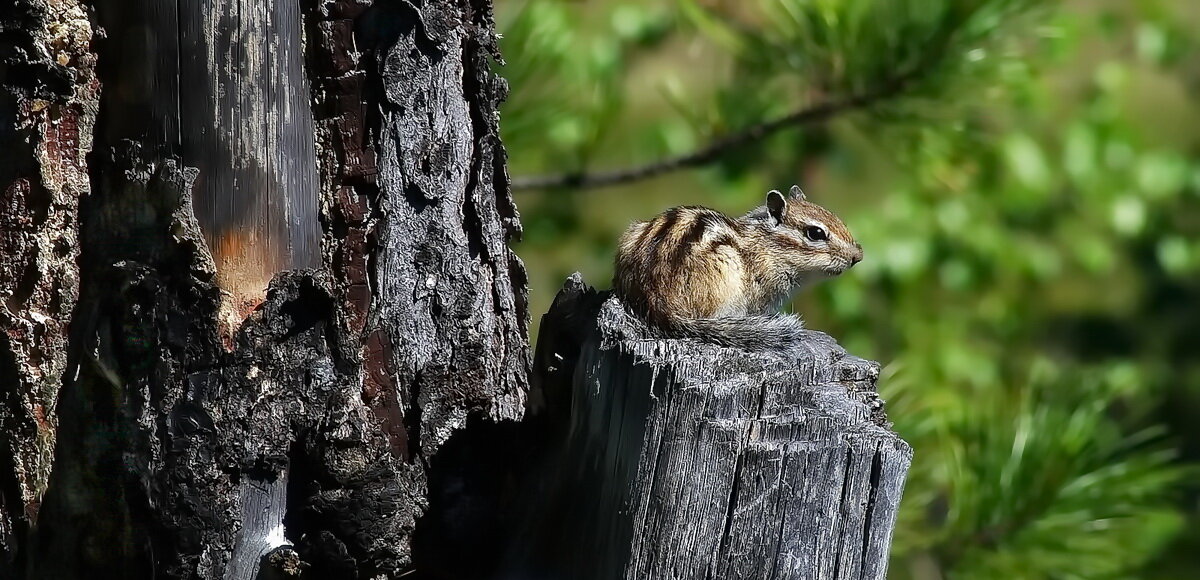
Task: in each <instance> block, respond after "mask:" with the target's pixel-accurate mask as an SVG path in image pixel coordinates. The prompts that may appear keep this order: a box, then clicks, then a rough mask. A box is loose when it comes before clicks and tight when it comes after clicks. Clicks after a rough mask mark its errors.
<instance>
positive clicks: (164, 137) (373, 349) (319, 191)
mask: <svg viewBox="0 0 1200 580" xmlns="http://www.w3.org/2000/svg"><path fill="white" fill-rule="evenodd" d="M295 6H296V5H295V4H288V3H287V2H284V1H282V0H272V1H268V2H261V3H260V2H255V3H245V2H238V3H234V2H224V1H216V0H214V1H211V2H207V1H201V0H180V1H179V2H157V1H155V0H132V1H128V2H124V1H117V0H97V1H96V2H95V3H93V4H91V5H83V4H80V3H75V2H71V1H69V0H57V1H49V0H17V2H16V4H15V5H14V8H13V10H15V12H14V14H17V15H19V16H20V17H21V18H22V19H23V20H22V21H21V24H20V25H19V26H17V27H10V26H8V25H7V24H6V26H5V28H4V30H3V36H2V37H0V42H2V43H3V49H4V53H3V56H4V59H5V61H4V62H5V65H4V66H5V67H6V68H5V69H4V73H5V74H4V77H3V81H2V83H3V85H4V88H5V92H4V96H3V100H2V101H0V115H3V116H2V117H0V146H2V147H3V148H4V152H5V156H6V161H5V163H4V164H3V166H2V168H0V187H2V188H3V190H2V191H3V197H2V198H0V199H3V205H2V206H0V245H2V247H0V250H2V251H0V272H3V273H4V275H3V276H2V277H0V298H3V299H4V300H5V305H6V308H4V309H0V328H3V330H4V331H5V333H4V334H3V335H0V391H2V392H3V394H4V398H3V401H4V402H3V406H2V410H0V413H2V415H0V417H2V419H3V429H4V442H5V443H6V444H7V447H6V448H5V450H4V454H3V460H0V470H2V473H0V484H2V486H0V493H3V499H4V505H3V506H2V508H0V512H2V514H0V515H2V516H3V517H4V518H5V519H3V520H0V545H2V546H3V549H4V553H3V554H4V556H5V560H4V564H3V565H4V566H7V567H6V568H4V569H3V570H0V576H3V577H14V578H20V577H26V578H75V577H94V576H100V577H113V578H258V577H288V576H295V575H302V576H303V577H308V578H376V577H398V576H400V575H402V574H406V573H409V572H412V571H413V570H414V566H415V565H414V558H418V559H419V558H420V556H419V555H416V554H414V550H413V537H414V533H415V532H416V531H417V529H418V528H419V524H418V522H419V521H420V518H421V517H422V515H423V514H425V513H426V512H427V510H429V509H430V490H429V480H430V478H431V477H441V476H440V475H438V471H446V472H448V473H449V472H453V471H454V469H455V464H454V462H452V461H449V460H441V459H440V457H441V456H442V454H441V450H442V448H443V447H444V446H445V445H446V443H447V441H448V440H449V439H450V438H451V436H453V435H454V434H455V433H456V432H459V431H461V430H463V429H464V427H466V426H467V425H468V422H469V421H470V422H472V425H482V426H483V427H478V426H476V427H475V428H479V429H486V428H487V427H486V425H488V424H490V423H491V422H495V421H502V420H515V419H519V418H520V417H521V415H522V412H523V409H524V399H525V394H524V386H525V384H526V382H527V374H528V367H529V354H528V353H529V349H528V344H527V338H526V337H527V328H526V327H527V316H528V315H527V312H526V297H525V291H526V290H525V275H524V268H523V266H522V264H521V263H520V261H519V260H518V259H517V258H516V256H515V255H514V254H513V253H512V252H511V251H510V250H509V249H508V248H507V246H506V243H507V241H508V240H509V239H511V238H512V237H514V236H516V235H519V221H518V217H517V213H516V209H515V207H514V206H513V204H512V201H511V199H510V197H509V195H508V187H507V175H506V173H505V166H504V163H505V160H504V151H503V148H502V146H501V144H500V142H499V138H498V133H497V126H496V123H497V114H496V107H497V105H498V103H499V101H500V100H501V99H502V98H503V96H504V93H505V85H504V84H503V82H502V81H501V80H500V79H499V78H498V77H497V76H496V75H495V74H493V73H492V72H491V70H490V65H489V59H498V54H497V53H496V44H495V40H496V39H495V32H494V24H493V21H492V15H491V6H490V2H487V1H486V0H476V1H470V2H467V1H463V2H424V3H409V2H404V1H392V2H382V1H381V2H379V5H377V6H375V5H372V3H371V2H368V1H363V0H338V1H325V0H320V1H318V0H312V1H307V2H302V3H301V4H300V9H299V10H297V9H296V8H295ZM98 27H102V28H103V29H104V30H105V31H106V38H104V39H103V40H100V39H98V38H96V36H95V35H94V34H93V30H95V29H96V28H98ZM301 39H303V42H302V41H301ZM301 49H303V51H302V52H301ZM97 63H98V65H97ZM96 66H98V69H97V68H96ZM298 67H302V68H298ZM94 70H98V73H95V74H94V73H93V71H94ZM301 73H306V74H301ZM305 77H307V79H308V83H309V84H308V85H306V84H305ZM97 78H99V81H97ZM101 84H102V85H103V90H102V92H100V93H98V91H100V87H101ZM297 90H299V91H300V92H299V93H297ZM98 94H99V95H100V96H99V97H98ZM298 94H299V97H298V96H297V95H298ZM98 98H99V106H98V111H99V112H98V119H97V99H98ZM93 119H96V130H95V134H94V135H95V147H94V152H93V153H92V154H91V156H90V157H87V158H86V162H85V155H86V154H87V152H88V150H89V149H90V148H92V135H93V133H92V130H91V126H92V122H93ZM7 158H11V159H13V162H11V163H9V162H8V161H7ZM306 172H309V173H307V175H310V176H311V177H305V175H306ZM310 182H311V183H310ZM306 200H309V201H311V203H309V202H308V201H306ZM306 204H307V205H306ZM77 208H78V209H77ZM281 224H282V225H281ZM309 229H312V230H316V231H319V235H320V238H319V240H318V241H319V246H315V247H319V252H318V253H317V254H316V255H317V256H318V258H319V259H316V260H309V259H308V258H306V256H307V255H308V254H307V253H306V252H308V250H306V249H305V248H306V247H305V246H304V244H305V243H306V242H305V241H304V240H305V239H307V238H305V236H306V235H308V234H305V233H304V232H306V231H308V230H309ZM244 232H250V233H252V234H253V235H252V236H246V238H245V239H238V240H236V241H237V244H234V245H236V247H233V248H232V249H231V248H230V247H227V245H229V242H228V237H227V236H225V235H224V234H228V235H234V234H240V233H244ZM76 236H78V239H79V241H78V242H77V241H76ZM280 248H285V249H286V251H282V250H281V249H280ZM281 252H282V253H283V255H284V257H283V258H282V259H281V258H279V256H280V254H281ZM230 256H233V257H235V258H237V259H234V260H230V259H227V258H229V257H230ZM239 256H240V257H239ZM239 259H240V260H242V262H240V264H241V265H242V266H245V265H246V264H251V265H252V264H267V265H269V266H272V267H276V266H279V265H281V266H283V267H296V266H305V267H307V268H306V269H301V270H292V271H287V272H282V273H280V274H278V275H276V276H275V277H274V279H273V280H271V282H270V289H269V290H268V291H267V292H266V293H265V296H264V295H262V294H261V290H257V289H255V288H254V287H251V289H250V290H248V291H247V290H245V288H244V287H243V288H239V287H238V286H237V284H238V283H248V284H250V285H251V286H253V284H256V283H258V282H264V283H265V281H256V280H254V279H253V275H254V273H253V272H250V273H246V272H245V271H243V270H239V269H238V266H239V262H238V260H239ZM239 292H241V293H240V294H239ZM255 292H258V294H257V296H255ZM77 293H78V301H76V295H77ZM231 296H233V297H235V298H237V297H242V298H246V297H247V296H249V298H252V299H253V302H250V303H242V304H239V303H236V302H235V303H234V304H233V305H232V308H231V307H230V302H231ZM247 300H249V299H247ZM231 312H232V313H233V314H234V315H235V316H233V317H232V318H231ZM244 314H248V316H247V317H246V318H245V320H242V315H244ZM231 321H232V324H231ZM68 323H69V328H70V333H69V335H68V332H67V328H68ZM59 385H62V391H61V394H60V393H58V387H59ZM60 401H61V402H60ZM56 405H57V407H56ZM58 426H61V427H59V428H58V429H57V431H56V427H58ZM56 435H57V436H58V441H57V445H55V436H56ZM460 447H461V445H460ZM52 449H53V454H51V450H52ZM459 455H464V456H469V455H470V454H459ZM51 457H53V471H51ZM47 478H48V479H49V486H48V488H47V485H46V481H47ZM44 489H48V490H49V491H48V492H46V494H45V501H44V504H43V505H44V508H43V509H41V510H40V513H39V510H38V500H39V494H40V493H41V492H42V490H44ZM435 509H438V508H437V506H435ZM434 537H436V534H434ZM10 572H11V574H10ZM426 575H427V576H428V575H430V574H428V573H426ZM410 577H411V576H410Z"/></svg>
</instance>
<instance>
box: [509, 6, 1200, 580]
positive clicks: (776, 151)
mask: <svg viewBox="0 0 1200 580" xmlns="http://www.w3.org/2000/svg"><path fill="white" fill-rule="evenodd" d="M497 11H498V15H497V16H498V20H499V25H500V28H501V30H502V32H503V34H504V37H503V39H502V41H501V42H502V45H501V48H502V51H503V54H504V57H505V59H506V60H507V64H506V65H505V66H504V67H502V68H501V69H500V72H501V74H502V75H504V76H505V77H506V78H507V79H508V80H509V82H510V84H511V89H512V90H511V94H510V97H509V100H508V102H507V103H506V105H505V106H504V109H503V114H502V117H501V128H502V131H503V137H504V140H505V143H506V145H507V147H508V152H509V162H510V173H511V174H512V176H513V178H514V179H515V180H517V182H518V183H519V182H521V180H523V179H525V178H528V177H533V176H543V175H559V174H564V173H567V174H573V173H577V172H585V173H586V172H591V171H603V170H607V169H620V168H627V167H636V166H640V165H644V164H648V163H652V162H654V161H655V160H658V159H662V158H666V157H670V156H672V155H678V154H684V153H687V152H690V151H692V150H694V149H696V148H698V147H702V146H704V145H705V144H707V143H709V142H711V141H712V140H713V139H714V138H719V137H721V136H726V135H730V134H735V133H737V132H738V131H739V130H741V129H744V128H746V127H749V126H752V125H755V124H757V123H761V122H764V121H768V120H770V119H774V118H777V117H779V116H781V115H786V114H787V113H789V112H792V111H797V110H801V109H804V108H807V107H811V106H813V105H816V104H820V103H829V102H845V100H846V99H848V98H852V97H854V96H856V95H879V94H880V93H884V95H883V96H881V97H879V98H878V99H877V100H875V101H873V102H871V103H870V104H869V105H868V106H847V107H844V110H841V111H839V114H837V115H835V116H834V117H833V118H832V119H830V120H829V122H827V123H820V124H803V125H799V126H796V127H793V128H790V129H787V130H784V131H780V132H778V133H775V134H773V135H771V136H770V137H769V138H766V139H763V140H759V141H756V142H754V143H752V144H749V145H744V146H740V147H737V148H735V149H734V150H731V151H727V152H725V154H723V155H721V156H720V157H719V158H718V159H717V160H716V161H714V162H712V163H707V164H705V165H704V166H703V167H702V168H698V169H690V170H685V171H678V172H672V173H669V174H666V175H663V176H659V177H655V178H652V179H646V180H638V181H635V182H632V183H629V184H626V185H622V186H619V187H603V188H577V187H559V188H550V189H521V190H518V191H517V193H516V196H517V203H518V205H519V207H520V210H521V214H522V221H523V223H524V227H525V234H524V240H523V241H522V242H520V243H519V244H516V245H515V249H516V251H517V253H518V254H519V255H520V256H521V257H522V258H523V259H524V260H525V262H526V264H527V266H528V268H529V273H530V286H531V294H532V296H531V298H532V302H533V305H532V312H534V313H535V320H534V325H535V326H536V323H537V320H536V317H537V314H538V313H542V312H545V310H546V309H547V308H548V306H549V303H550V300H551V299H552V298H553V296H554V293H555V292H556V291H557V289H558V288H559V286H560V285H561V283H562V282H563V280H564V278H565V277H566V276H568V275H569V274H570V273H571V272H574V271H576V270H578V271H581V272H582V273H583V274H584V277H585V280H586V281H588V282H589V283H591V284H593V285H596V286H599V287H601V288H607V287H608V286H609V280H610V277H611V261H612V254H613V245H614V242H615V240H616V239H617V237H618V236H619V235H620V233H621V231H622V230H623V229H624V228H625V227H626V226H627V225H628V224H629V222H631V221H632V220H635V219H647V218H649V217H651V216H653V215H654V214H656V213H658V212H660V211H662V210H663V209H665V208H667V207H670V206H674V205H682V204H700V205H706V206H710V207H714V208H717V209H720V210H722V211H725V212H727V213H731V214H741V213H744V212H746V211H748V210H749V209H750V208H752V207H753V206H755V205H758V204H760V203H761V200H762V198H763V195H764V193H765V192H766V190H768V189H771V188H778V189H786V188H787V187H788V186H790V185H791V184H793V183H798V184H800V185H801V186H802V187H803V188H804V189H805V191H806V192H808V195H809V198H810V200H812V201H815V202H817V203H819V204H822V205H824V206H826V207H827V208H829V209H831V210H832V211H834V212H835V213H838V214H839V215H841V216H842V217H843V218H844V220H845V222H846V223H847V225H848V226H849V227H850V229H851V231H853V232H854V233H855V234H856V236H857V237H858V239H859V241H860V242H861V243H862V245H863V247H864V249H865V252H866V259H865V261H864V262H863V263H862V264H860V265H858V266H857V267H855V268H854V269H853V270H851V271H850V272H848V273H847V274H846V275H844V276H842V277H841V278H838V279H835V280H832V281H829V282H825V283H824V284H823V285H821V286H818V287H816V288H814V289H812V290H809V291H807V292H806V293H805V294H802V295H801V296H800V297H798V298H797V300H796V301H795V302H794V303H793V304H792V309H793V310H794V311H796V312H799V313H801V314H802V315H803V316H804V317H805V318H806V320H807V321H808V325H809V326H810V327H812V328H817V329H820V330H824V331H826V332H829V333H830V334H832V335H834V336H835V337H837V338H838V339H839V340H840V341H841V342H842V343H843V344H844V345H845V346H846V347H847V348H848V349H849V350H850V351H852V352H854V353H855V354H858V355H860V356H864V357H868V358H872V359H876V360H879V361H881V362H882V363H883V364H884V375H883V377H882V379H881V381H880V392H881V394H882V395H883V397H884V398H885V399H886V400H887V401H888V407H887V408H888V413H889V416H890V418H891V420H892V421H893V422H894V423H895V429H896V431H898V432H899V433H900V434H901V435H902V436H903V437H904V438H905V439H907V440H908V441H909V442H910V443H911V444H912V445H913V447H914V448H915V452H916V457H915V462H914V464H913V468H912V471H911V474H910V477H909V483H908V486H907V488H906V492H905V498H904V503H903V504H902V514H901V518H900V521H899V523H898V526H897V529H896V532H895V538H894V549H893V555H892V563H891V570H890V577H892V578H901V579H905V578H919V579H937V578H1010V579H1020V578H1047V579H1050V578H1064V579H1069V578H1155V579H1167V578H1172V579H1174V578H1179V579H1184V578H1200V537H1198V535H1197V534H1196V533H1194V532H1192V531H1191V530H1192V529H1193V528H1195V527H1197V525H1198V524H1200V501H1198V497H1200V494H1198V493H1197V492H1198V491H1200V486H1198V485H1197V481H1200V480H1198V479H1197V475H1198V474H1200V472H1198V471H1197V470H1196V469H1195V467H1194V466H1195V465H1196V460H1197V459H1200V356H1197V355H1198V354H1200V235H1198V234H1200V96H1198V91H1200V58H1198V57H1200V44H1198V43H1200V2H1197V1H1194V0H1175V1H1166V0H1128V1H1121V0H1110V1H1105V0H1068V1H1063V2H1040V1H1033V0H875V1H871V0H742V1H738V0H652V1H642V2H630V1H621V0H594V1H549V0H498V1H497ZM534 332H536V328H535V330H534Z"/></svg>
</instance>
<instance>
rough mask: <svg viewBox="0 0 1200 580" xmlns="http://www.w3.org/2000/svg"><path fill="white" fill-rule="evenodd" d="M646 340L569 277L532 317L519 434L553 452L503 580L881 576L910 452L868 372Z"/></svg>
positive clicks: (612, 305) (820, 356)
mask: <svg viewBox="0 0 1200 580" xmlns="http://www.w3.org/2000/svg"><path fill="white" fill-rule="evenodd" d="M646 336H647V333H646V332H645V329H644V327H643V325H642V324H641V323H640V322H639V321H638V320H637V319H635V318H633V317H631V316H629V315H628V314H627V312H626V310H625V309H624V308H623V306H622V305H621V303H620V302H619V300H617V299H616V298H612V297H607V296H606V294H601V293H596V292H595V291H593V290H591V289H589V288H587V287H585V286H583V284H582V282H581V281H580V279H579V278H578V275H576V276H575V277H573V278H571V279H570V280H568V282H567V285H566V287H565V288H564V289H563V290H562V291H561V292H560V293H559V296H558V297H557V299H556V300H555V303H554V306H553V307H552V308H551V311H550V313H548V314H547V315H546V317H545V318H544V319H543V322H542V329H541V334H540V339H539V343H538V353H537V357H536V359H535V365H534V371H535V375H534V377H535V388H534V390H533V391H532V392H531V417H530V418H529V420H531V421H538V420H539V418H542V419H547V418H548V423H550V426H549V427H547V431H546V433H547V434H546V437H547V438H549V439H552V440H561V441H562V443H561V445H560V446H558V447H557V448H555V449H551V450H549V451H548V458H547V459H546V461H545V463H544V466H543V470H542V472H541V473H540V479H536V480H535V482H534V483H533V484H531V485H530V489H531V490H532V493H531V494H530V496H528V497H527V499H526V501H527V502H528V504H527V505H530V506H532V505H539V504H540V508H541V509H538V510H537V511H536V513H533V512H531V519H529V520H527V524H526V526H527V527H526V528H525V529H526V533H527V534H529V536H530V537H531V541H529V542H526V543H523V545H522V546H520V547H517V548H515V549H516V556H514V558H513V560H512V562H510V563H509V565H508V566H507V571H508V577H511V578H522V577H534V578H583V579H590V578H595V579H597V580H599V579H610V578H629V579H634V578H637V579H642V578H659V579H665V578H679V579H683V578H822V579H824V578H828V579H855V580H859V579H862V580H867V579H870V580H882V579H883V578H885V576H886V574H885V572H886V567H887V557H888V549H889V546H890V543H891V535H892V526H893V525H894V523H895V520H896V513H897V508H898V505H899V501H900V495H901V491H902V488H903V485H904V479H905V475H906V473H907V470H908V466H909V463H910V461H911V458H912V451H911V449H910V448H909V446H908V445H907V444H906V443H905V442H904V441H902V440H901V439H900V438H899V437H898V436H897V435H896V434H895V433H893V432H892V431H891V430H890V429H889V424H888V423H887V420H886V416H885V415H884V412H883V404H882V401H881V400H880V399H879V397H878V395H877V394H876V392H875V381H876V379H877V377H878V374H879V372H878V371H879V367H878V365H877V364H876V363H874V362H870V361H866V360H863V359H860V358H857V357H854V356H851V355H849V354H847V353H846V351H844V350H843V349H842V348H841V347H839V346H838V345H837V343H836V342H834V340H833V339H831V338H830V337H829V336H828V335H825V334H822V333H820V332H815V331H808V332H806V333H805V340H804V342H803V343H801V344H799V345H797V346H796V347H795V348H793V349H791V350H788V351H780V352H769V351H768V352H746V351H742V350H739V349H731V348H724V347H720V346H715V345H710V344H703V343H699V342H696V341H691V340H661V339H652V338H646ZM531 509H532V508H531Z"/></svg>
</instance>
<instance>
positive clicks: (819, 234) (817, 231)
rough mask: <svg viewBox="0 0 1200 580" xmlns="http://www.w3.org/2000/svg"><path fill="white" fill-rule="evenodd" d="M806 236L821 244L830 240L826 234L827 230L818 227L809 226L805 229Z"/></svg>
mask: <svg viewBox="0 0 1200 580" xmlns="http://www.w3.org/2000/svg"><path fill="white" fill-rule="evenodd" d="M804 236H805V237H807V238H808V239H810V240H812V241H814V242H820V241H823V240H828V239H829V236H828V235H826V234H825V230H823V229H821V228H819V227H817V226H808V227H806V228H804Z"/></svg>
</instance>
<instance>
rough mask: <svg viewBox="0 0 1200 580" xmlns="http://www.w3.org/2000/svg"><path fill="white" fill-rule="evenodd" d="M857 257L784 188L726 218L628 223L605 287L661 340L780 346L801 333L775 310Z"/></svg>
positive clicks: (837, 231) (828, 223)
mask: <svg viewBox="0 0 1200 580" xmlns="http://www.w3.org/2000/svg"><path fill="white" fill-rule="evenodd" d="M862 257H863V253H862V246H860V245H859V244H858V243H857V242H855V241H854V236H852V235H851V234H850V231H849V230H847V229H846V225H845V224H843V223H842V220H841V219H838V217H837V216H835V215H834V214H832V213H830V212H829V211H827V210H826V209H825V208H822V207H821V206H818V205H816V204H813V203H810V202H808V201H807V200H806V199H805V196H804V193H803V192H802V191H800V188H799V187H792V190H791V192H790V193H788V194H787V195H784V194H781V193H780V192H778V191H771V192H769V193H768V194H767V200H766V204H765V205H763V206H761V207H758V208H756V209H754V210H753V211H751V212H750V213H748V214H746V215H744V216H742V217H740V218H736V219H735V218H731V217H729V216H726V215H724V214H722V213H720V212H718V211H715V210H711V209H708V208H704V207H698V206H682V207H675V208H671V209H669V210H667V211H665V212H663V213H662V214H659V215H658V216H657V217H655V218H654V219H652V220H650V221H648V222H645V221H639V222H635V223H634V224H633V225H631V226H630V227H629V229H628V230H626V232H625V234H624V235H623V236H621V240H620V243H619V246H618V249H617V258H616V268H615V273H614V276H613V288H614V289H615V290H616V292H617V294H618V295H619V296H620V297H621V298H622V300H623V301H624V302H625V303H626V304H627V305H628V306H629V307H630V308H631V309H632V310H633V311H634V312H636V313H637V314H639V315H640V316H642V317H643V318H645V319H646V321H647V322H649V323H650V325H651V326H653V327H655V328H657V329H659V330H662V331H665V332H666V334H667V335H674V336H691V337H697V338H702V339H707V340H711V341H713V342H717V343H719V344H725V345H729V346H740V347H744V348H762V347H784V346H786V345H789V344H793V343H794V342H795V341H796V340H797V339H798V338H799V336H800V331H801V329H802V324H801V322H800V319H799V318H797V317H795V316H791V315H785V314H779V309H780V308H781V307H782V306H783V305H784V303H786V302H787V301H788V299H789V298H790V297H791V296H792V295H793V294H794V293H795V292H796V291H797V290H799V289H800V288H801V287H803V286H805V285H807V284H810V283H813V282H816V281H818V280H821V279H824V278H829V277H833V276H837V275H838V274H841V273H842V272H845V271H846V270H847V269H849V268H850V267H851V266H853V265H854V264H856V263H858V262H859V261H860V260H862Z"/></svg>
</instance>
